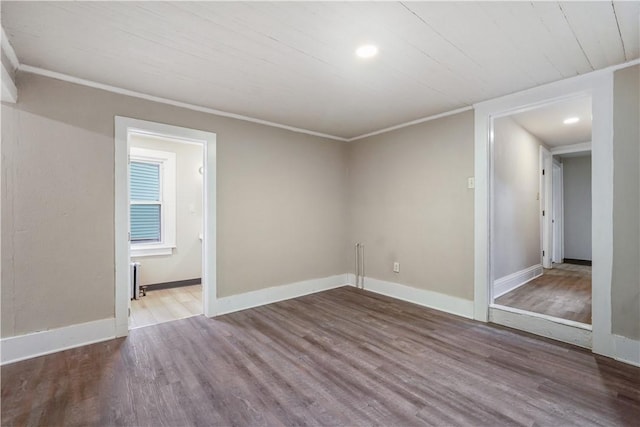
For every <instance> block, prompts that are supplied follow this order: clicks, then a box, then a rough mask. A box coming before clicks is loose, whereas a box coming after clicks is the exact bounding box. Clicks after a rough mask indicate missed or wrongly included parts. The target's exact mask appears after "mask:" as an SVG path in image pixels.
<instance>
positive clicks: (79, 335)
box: [0, 318, 116, 365]
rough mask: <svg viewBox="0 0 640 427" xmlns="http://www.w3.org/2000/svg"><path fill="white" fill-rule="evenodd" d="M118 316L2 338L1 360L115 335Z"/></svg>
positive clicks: (86, 342)
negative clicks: (116, 317)
mask: <svg viewBox="0 0 640 427" xmlns="http://www.w3.org/2000/svg"><path fill="white" fill-rule="evenodd" d="M115 330H116V329H115V319H114V318H110V319H101V320H95V321H93V322H87V323H80V324H77V325H71V326H65V327H63V328H56V329H50V330H48V331H40V332H34V333H31V334H25V335H18V336H15V337H7V338H2V339H1V340H0V346H1V348H0V364H2V365H6V364H8V363H13V362H19V361H20V360H25V359H31V358H32V357H37V356H43V355H45V354H50V353H55V352H58V351H62V350H67V349H70V348H75V347H80V346H83V345H87V344H93V343H96V342H100V341H106V340H109V339H112V338H115V336H116V333H115Z"/></svg>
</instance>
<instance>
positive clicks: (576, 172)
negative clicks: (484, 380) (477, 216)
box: [491, 96, 592, 330]
mask: <svg viewBox="0 0 640 427" xmlns="http://www.w3.org/2000/svg"><path fill="white" fill-rule="evenodd" d="M591 114H592V113H591V97H590V96H578V97H574V98H570V99H566V100H561V101H556V102H553V103H550V104H547V105H542V106H538V107H536V108H533V109H530V110H527V111H523V112H517V113H514V114H509V115H505V116H501V117H498V118H495V119H494V120H493V128H492V131H493V135H494V137H493V149H492V151H493V176H492V183H493V197H492V210H493V212H494V215H493V226H492V242H493V245H492V251H493V252H492V253H493V269H492V271H493V281H492V286H491V297H492V300H491V301H492V307H493V308H498V309H501V310H507V311H515V312H517V313H521V312H526V313H527V314H528V315H532V316H542V317H544V318H548V319H551V320H553V321H555V322H558V323H565V324H568V325H571V326H573V327H580V328H583V329H585V330H590V328H591V323H592V280H591V263H592V255H591V252H592V243H591V230H592V215H591V205H592V197H591Z"/></svg>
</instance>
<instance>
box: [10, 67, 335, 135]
mask: <svg viewBox="0 0 640 427" xmlns="http://www.w3.org/2000/svg"><path fill="white" fill-rule="evenodd" d="M18 70H20V71H24V72H27V73H31V74H37V75H40V76H45V77H50V78H53V79H57V80H63V81H66V82H69V83H75V84H79V85H82V86H88V87H92V88H95V89H101V90H105V91H107V92H113V93H117V94H120V95H126V96H132V97H134V98H140V99H144V100H147V101H153V102H158V103H160V104H167V105H172V106H174V107H181V108H186V109H188V110H194V111H199V112H202V113H209V114H213V115H216V116H222V117H229V118H232V119H237V120H243V121H245V122H251V123H257V124H260V125H265V126H270V127H275V128H279V129H285V130H289V131H292V132H297V133H304V134H307V135H312V136H319V137H322V138H327V139H333V140H335V141H342V142H346V141H348V139H347V138H342V137H339V136H335V135H329V134H326V133H322V132H315V131H312V130H308V129H302V128H297V127H294V126H288V125H283V124H281V123H275V122H270V121H268V120H262V119H256V118H253V117H249V116H243V115H242V114H236V113H229V112H226V111H221V110H216V109H213V108H208V107H202V106H199V105H193V104H189V103H186V102H181V101H175V100H173V99H168V98H162V97H160V96H154V95H148V94H146V93H142V92H136V91H134V90H129V89H123V88H120V87H117V86H111V85H107V84H104V83H98V82H94V81H92V80H86V79H81V78H79V77H74V76H70V75H68V74H63V73H58V72H57V71H51V70H47V69H44V68H40V67H34V66H31V65H26V64H20V66H19V67H18Z"/></svg>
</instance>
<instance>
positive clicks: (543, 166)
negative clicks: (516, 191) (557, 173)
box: [538, 145, 553, 268]
mask: <svg viewBox="0 0 640 427" xmlns="http://www.w3.org/2000/svg"><path fill="white" fill-rule="evenodd" d="M552 170H553V157H552V156H551V152H550V151H549V150H547V149H546V148H545V147H543V146H542V145H541V146H540V168H539V174H540V175H539V176H540V187H539V189H540V191H539V193H538V194H539V195H540V248H541V250H542V252H541V253H540V259H541V260H542V267H543V268H551V248H552V242H553V229H552V223H551V217H552V212H551V209H552V206H553V205H552V203H553V181H552V179H551V177H552Z"/></svg>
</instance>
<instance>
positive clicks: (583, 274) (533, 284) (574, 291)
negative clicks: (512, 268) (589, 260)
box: [495, 264, 591, 325]
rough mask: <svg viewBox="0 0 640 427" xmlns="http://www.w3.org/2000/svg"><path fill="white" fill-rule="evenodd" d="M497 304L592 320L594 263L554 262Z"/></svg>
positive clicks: (582, 321) (574, 318)
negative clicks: (549, 267)
mask: <svg viewBox="0 0 640 427" xmlns="http://www.w3.org/2000/svg"><path fill="white" fill-rule="evenodd" d="M495 303H496V304H500V305H505V306H507V307H513V308H519V309H521V310H526V311H531V312H533V313H540V314H547V315H549V316H553V317H559V318H561V319H567V320H573V321H576V322H580V323H586V324H589V325H590V324H591V266H586V265H575V264H554V266H553V268H551V269H545V270H544V273H543V275H542V276H540V277H538V278H535V279H533V280H532V281H530V282H529V283H527V284H526V285H523V286H521V287H519V288H517V289H514V290H513V291H511V292H509V293H506V294H504V295H502V296H500V297H498V298H496V300H495Z"/></svg>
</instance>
